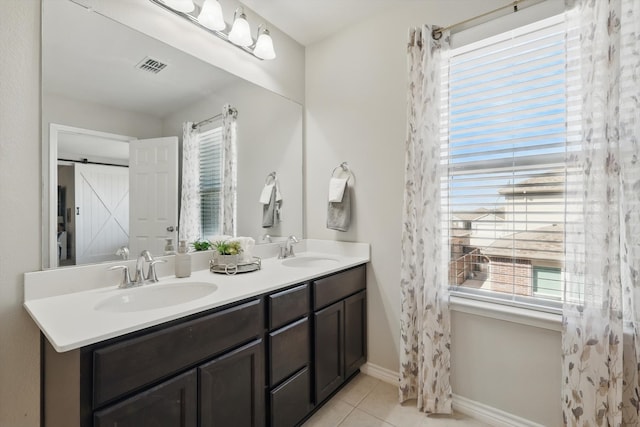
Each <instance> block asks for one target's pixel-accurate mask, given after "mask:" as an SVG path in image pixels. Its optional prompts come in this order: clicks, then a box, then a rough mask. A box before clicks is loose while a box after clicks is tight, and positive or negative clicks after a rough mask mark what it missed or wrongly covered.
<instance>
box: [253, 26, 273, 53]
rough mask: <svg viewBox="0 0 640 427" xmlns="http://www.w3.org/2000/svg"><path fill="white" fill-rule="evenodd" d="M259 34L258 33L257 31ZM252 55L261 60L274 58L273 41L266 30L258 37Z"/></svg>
mask: <svg viewBox="0 0 640 427" xmlns="http://www.w3.org/2000/svg"><path fill="white" fill-rule="evenodd" d="M258 33H260V31H258ZM253 54H254V55H255V56H257V57H258V58H261V59H274V58H275V57H276V51H275V50H273V40H272V39H271V34H270V33H269V30H268V29H266V28H265V29H264V30H263V31H262V33H260V35H259V36H258V41H257V42H256V47H255V48H254V49H253Z"/></svg>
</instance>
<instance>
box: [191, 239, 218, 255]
mask: <svg viewBox="0 0 640 427" xmlns="http://www.w3.org/2000/svg"><path fill="white" fill-rule="evenodd" d="M191 245H192V246H193V249H195V250H196V252H200V251H208V250H209V249H211V248H212V247H213V245H212V244H211V242H210V241H208V240H196V241H195V242H193V243H192V244H191Z"/></svg>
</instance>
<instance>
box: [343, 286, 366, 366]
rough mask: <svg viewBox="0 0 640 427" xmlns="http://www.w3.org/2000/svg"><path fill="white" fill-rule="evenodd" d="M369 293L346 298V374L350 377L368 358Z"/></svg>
mask: <svg viewBox="0 0 640 427" xmlns="http://www.w3.org/2000/svg"><path fill="white" fill-rule="evenodd" d="M366 296H367V294H366V291H362V292H358V293H357V294H355V295H352V296H350V297H349V298H346V299H345V300H344V371H345V372H344V375H345V378H349V377H350V376H351V374H353V373H355V372H356V371H357V370H358V368H360V366H362V365H363V364H364V362H365V361H366V359H367V342H366V336H367V331H366V325H367V298H366Z"/></svg>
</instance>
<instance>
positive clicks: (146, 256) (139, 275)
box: [133, 249, 153, 285]
mask: <svg viewBox="0 0 640 427" xmlns="http://www.w3.org/2000/svg"><path fill="white" fill-rule="evenodd" d="M145 261H147V262H149V263H150V262H152V261H153V256H151V252H149V251H148V250H146V249H145V250H144V251H142V252H140V256H139V257H138V259H137V260H136V273H135V276H133V283H134V284H136V285H142V284H143V283H144V282H145V281H146V280H147V278H146V277H145V276H144V262H145Z"/></svg>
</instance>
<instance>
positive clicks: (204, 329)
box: [25, 255, 368, 427]
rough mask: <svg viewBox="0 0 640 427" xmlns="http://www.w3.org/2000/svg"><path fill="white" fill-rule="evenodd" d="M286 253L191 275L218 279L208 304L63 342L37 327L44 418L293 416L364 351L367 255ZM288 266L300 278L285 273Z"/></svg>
mask: <svg viewBox="0 0 640 427" xmlns="http://www.w3.org/2000/svg"><path fill="white" fill-rule="evenodd" d="M338 258H339V257H336V259H338ZM293 259H296V258H292V260H293ZM314 259H320V258H317V257H315V258H314V257H305V256H304V255H302V256H300V257H298V258H297V260H298V263H300V264H303V263H305V260H314ZM285 261H286V260H284V261H280V260H270V261H268V262H266V264H267V265H266V266H265V267H264V270H263V271H261V272H260V273H264V274H260V273H259V274H255V275H253V276H252V274H246V275H243V276H236V277H227V276H218V275H212V274H211V273H209V272H208V271H205V272H197V273H196V274H195V275H194V276H196V277H195V278H197V279H198V281H200V282H201V281H203V279H202V277H207V276H206V275H208V277H209V278H210V279H211V280H212V281H214V282H217V283H216V287H217V289H216V291H215V292H213V293H212V295H211V296H209V297H204V298H201V300H203V301H202V303H203V304H205V308H204V309H203V310H201V311H196V312H193V313H190V314H188V315H186V316H179V315H178V316H177V317H176V318H174V319H171V320H166V321H162V322H159V323H157V324H155V325H153V326H149V327H144V328H141V329H139V330H135V331H133V332H128V333H124V334H121V335H118V336H114V337H112V338H108V339H100V338H97V341H96V342H92V343H89V344H86V345H82V346H80V347H78V348H75V349H72V350H68V351H62V352H60V351H58V350H59V349H56V348H54V345H53V344H52V343H51V342H50V339H47V338H45V337H44V334H43V339H42V343H43V357H42V359H43V420H44V426H45V427H52V426H53V427H55V426H69V427H72V426H78V427H90V426H95V427H105V426H109V427H115V426H118V427H123V426H143V425H153V426H194V427H195V426H234V427H235V426H274V427H276V426H277V427H281V426H282V427H284V426H295V425H299V424H300V423H301V422H302V421H303V420H304V419H306V418H307V417H308V416H309V415H310V414H311V413H312V412H313V411H314V410H316V409H317V408H319V407H320V406H321V405H322V404H323V402H325V401H326V400H327V399H328V398H329V397H330V396H331V395H332V394H333V393H334V392H335V391H336V390H338V389H339V388H340V386H341V385H343V384H344V383H345V382H346V381H348V380H349V379H350V378H351V377H352V376H353V375H355V374H356V373H357V372H358V369H359V367H360V366H361V365H362V364H363V363H364V362H365V361H366V266H365V263H366V261H368V255H367V257H366V258H365V259H363V258H358V257H351V258H349V262H343V263H334V266H333V268H332V269H330V270H331V271H330V272H326V270H327V269H326V268H321V267H318V268H288V267H286V264H285V265H284V266H282V264H283V263H284V262H285ZM310 264H313V263H310ZM277 269H284V271H283V274H282V275H280V274H277V273H278V272H277V271H275V270H277ZM268 270H270V271H268ZM291 270H293V273H291ZM312 270H315V271H316V273H312V272H311V271H312ZM320 271H325V272H320ZM292 274H293V276H300V277H302V276H304V279H302V280H298V281H294V282H292V280H294V279H293V276H292ZM287 275H289V276H288V277H287ZM276 276H279V277H280V278H282V277H285V278H286V279H284V280H286V281H287V283H286V284H284V285H279V284H277V283H272V284H267V285H266V287H267V289H268V290H267V291H265V292H261V293H258V294H256V293H255V289H256V288H251V289H252V290H253V292H251V293H252V294H251V295H247V296H246V297H244V298H242V297H241V294H242V291H243V290H242V287H243V283H244V282H246V283H249V282H252V281H258V282H260V281H261V280H262V281H265V282H267V281H268V280H269V278H272V277H276ZM309 276H310V277H309ZM195 278H194V277H192V279H195ZM234 279H239V280H236V283H233V282H234ZM272 280H273V279H272ZM282 280H283V279H281V280H280V281H282ZM161 283H162V280H161ZM143 286H147V285H143ZM151 286H158V285H151ZM228 286H229V287H233V289H232V290H233V291H235V292H236V293H237V294H238V296H237V298H236V300H235V301H231V302H228V299H226V298H222V297H221V296H220V297H219V298H218V301H223V303H222V304H220V305H215V304H213V305H214V306H212V307H209V306H208V305H207V303H206V301H207V300H210V301H213V300H214V299H215V295H216V294H219V295H224V293H225V292H226V291H228V289H227V287H228ZM118 291H123V290H118ZM125 291H126V290H125ZM245 291H246V289H245ZM92 292H98V293H99V292H103V293H104V292H111V291H110V290H109V291H104V290H102V289H98V290H96V291H88V293H92ZM85 293H87V292H85ZM76 296H77V294H70V295H68V297H69V298H73V297H76ZM64 297H65V296H64V295H62V296H56V297H53V299H50V301H51V302H52V304H55V303H56V302H55V301H54V300H55V299H60V298H64ZM100 298H102V299H104V295H101V296H100ZM45 299H46V298H45ZM37 301H38V303H34V304H31V306H30V305H29V302H27V303H26V304H25V306H26V307H27V309H28V310H29V311H30V314H32V316H33V317H34V320H36V319H37V311H38V309H39V307H37V304H43V303H44V302H43V301H42V300H37ZM190 304H195V302H194V303H190ZM190 304H186V305H185V307H191V305H190ZM94 305H95V304H94ZM209 305H211V304H209ZM154 311H162V310H154ZM111 315H112V316H113V317H114V318H115V319H118V318H122V317H123V316H124V317H126V316H129V313H117V314H116V313H111ZM135 317H136V314H132V315H131V318H132V319H133V318H135ZM101 319H104V318H101ZM40 321H43V318H42V317H41V318H40ZM39 324H40V323H39ZM54 329H55V328H54ZM52 331H53V329H52V330H50V331H49V332H52ZM44 332H45V333H47V331H46V330H44ZM49 338H53V337H49ZM52 341H53V342H56V341H55V339H52Z"/></svg>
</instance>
